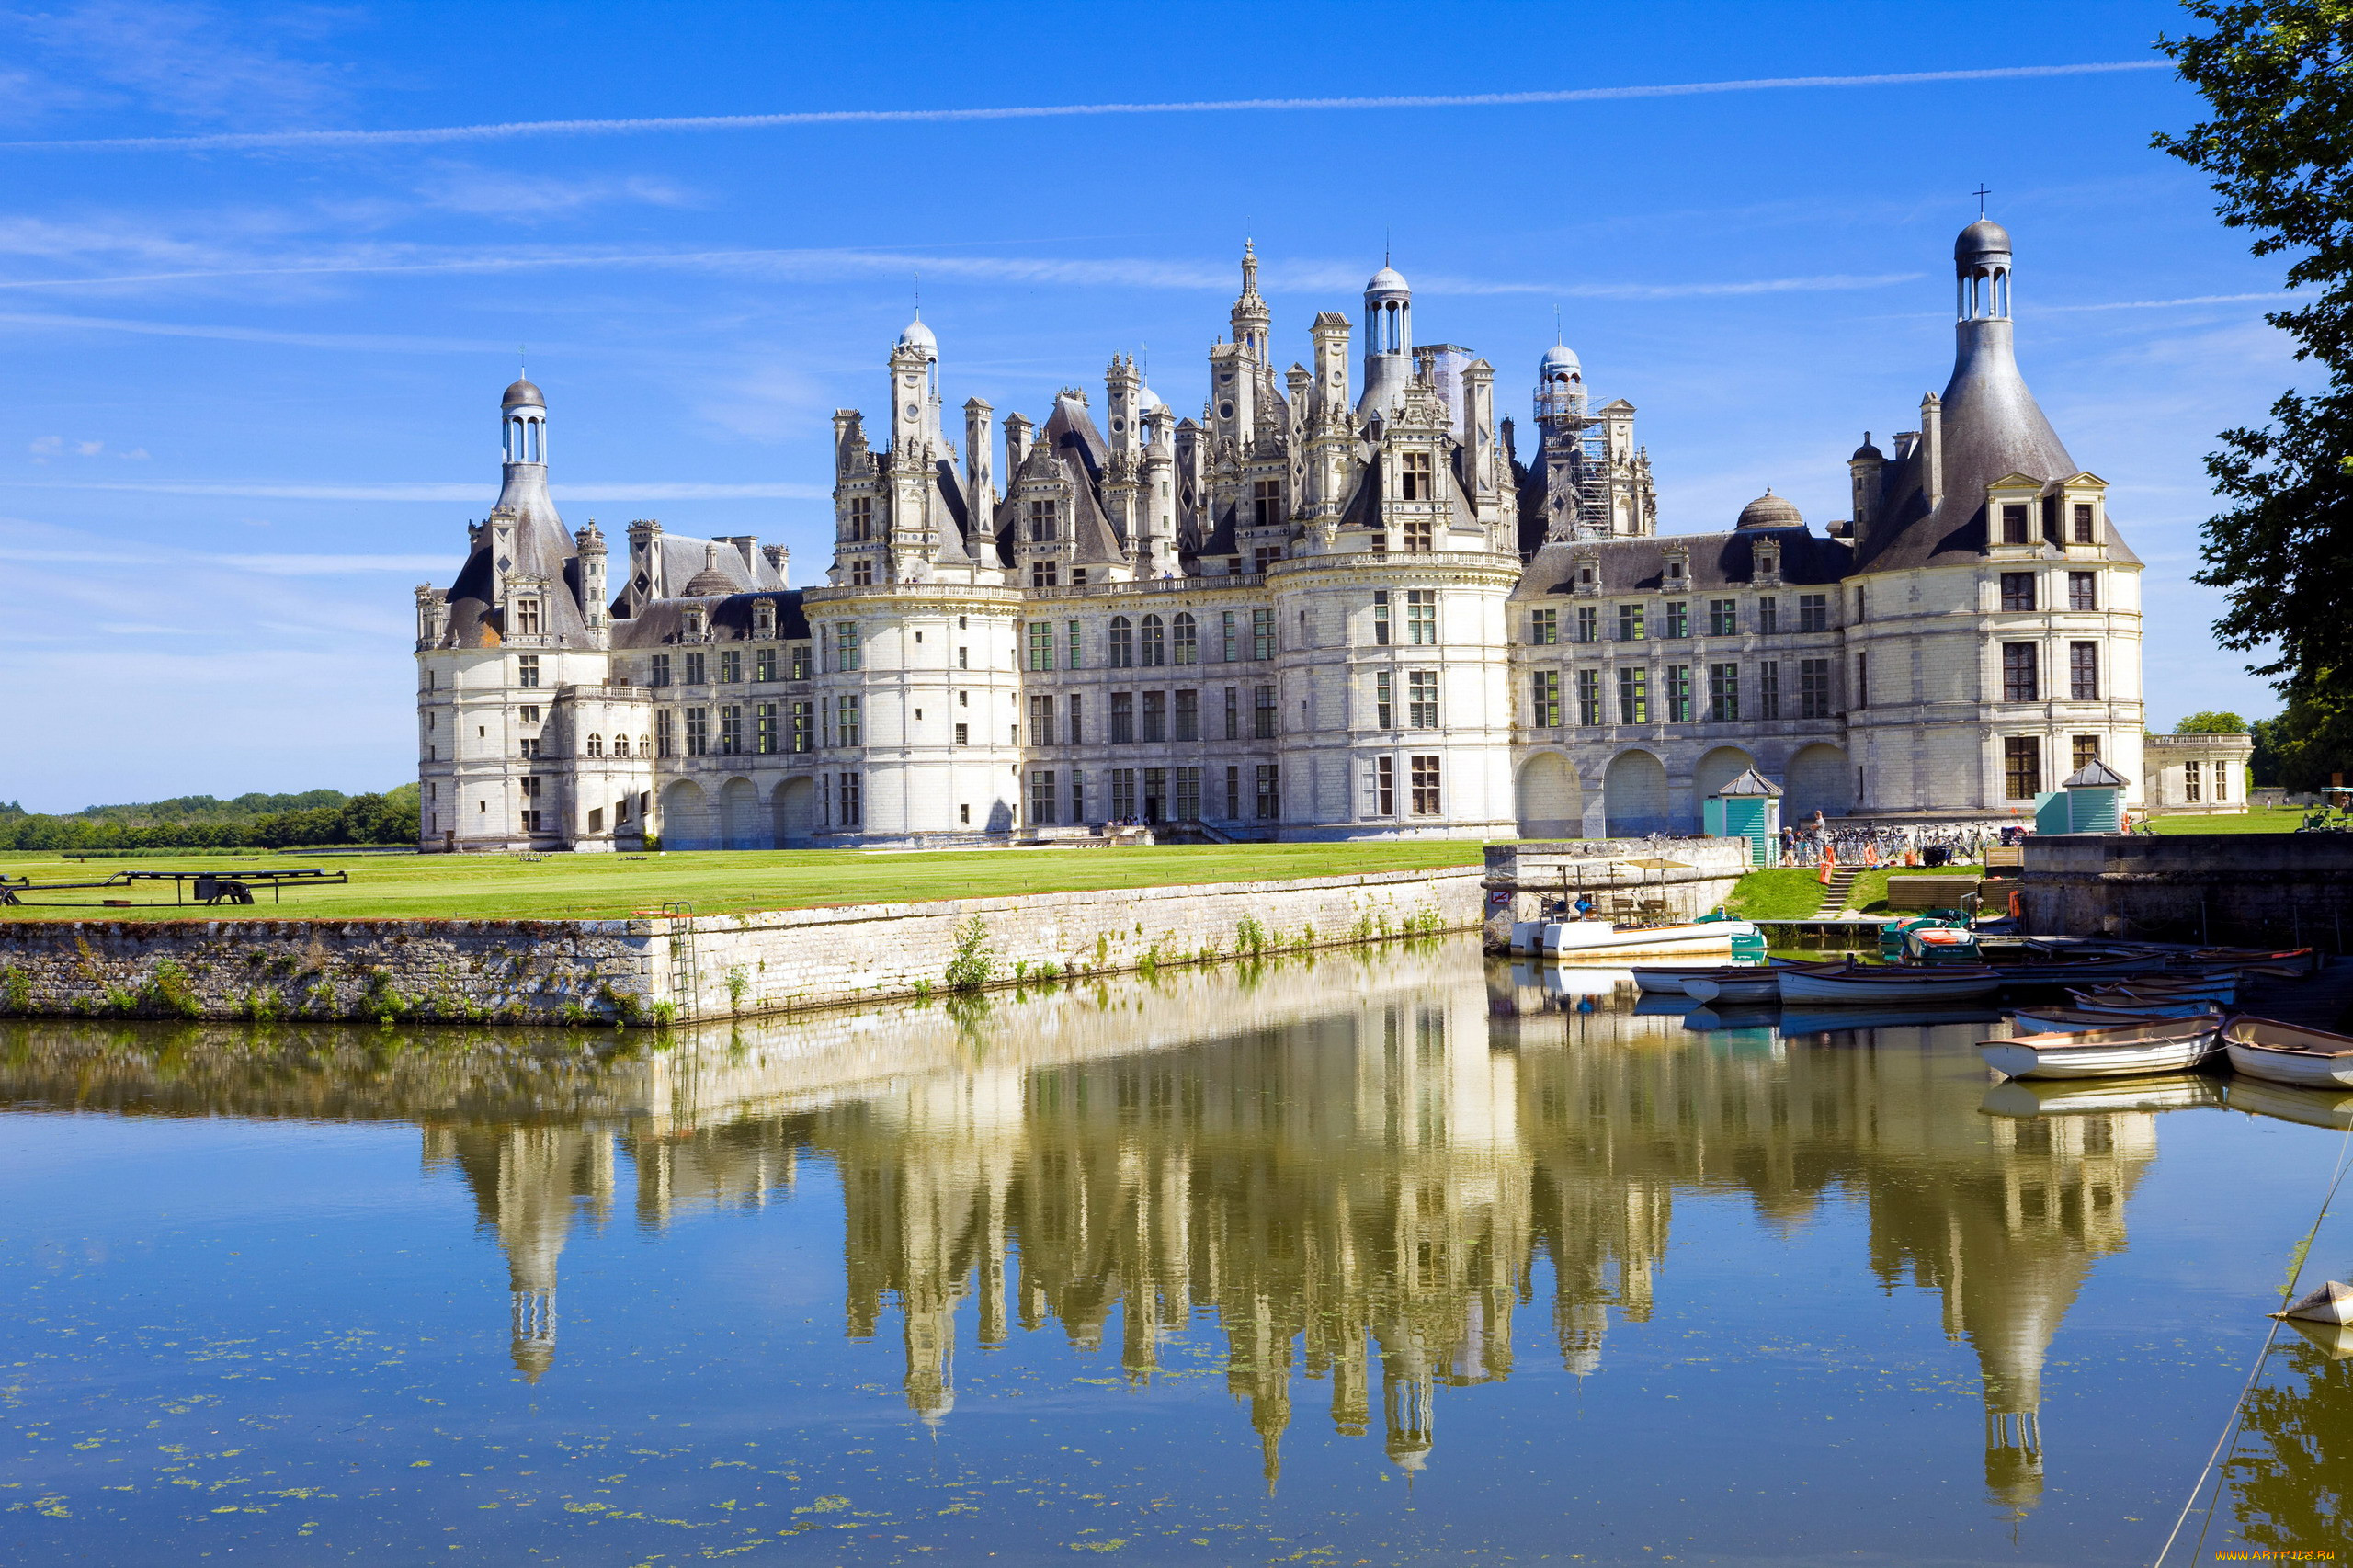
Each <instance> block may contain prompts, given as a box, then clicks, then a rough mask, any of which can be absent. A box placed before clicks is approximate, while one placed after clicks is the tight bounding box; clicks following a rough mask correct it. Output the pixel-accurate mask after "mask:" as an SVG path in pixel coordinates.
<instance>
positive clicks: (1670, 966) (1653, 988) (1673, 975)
mask: <svg viewBox="0 0 2353 1568" xmlns="http://www.w3.org/2000/svg"><path fill="white" fill-rule="evenodd" d="M1724 967H1725V966H1724V965H1722V964H1720V963H1643V964H1636V965H1634V966H1633V975H1634V984H1635V985H1636V986H1637V987H1639V988H1640V989H1641V991H1642V993H1643V995H1645V996H1688V995H1689V994H1690V993H1689V992H1688V991H1686V990H1684V989H1683V983H1684V982H1685V981H1687V980H1689V979H1692V978H1693V977H1695V976H1697V975H1702V974H1713V973H1715V972H1716V971H1718V970H1720V969H1722V968H1724Z"/></svg>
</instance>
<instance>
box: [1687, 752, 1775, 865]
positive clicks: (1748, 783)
mask: <svg viewBox="0 0 2353 1568" xmlns="http://www.w3.org/2000/svg"><path fill="white" fill-rule="evenodd" d="M1701 818H1702V821H1703V822H1704V823H1705V824H1706V826H1707V830H1708V833H1709V835H1710V836H1711V837H1715V838H1745V839H1746V840H1748V863H1749V864H1750V865H1752V866H1778V865H1779V864H1780V863H1781V787H1780V786H1779V784H1776V783H1774V782H1773V781H1772V780H1771V779H1770V778H1766V777H1765V776H1764V775H1763V774H1761V773H1759V772H1757V771H1756V769H1755V768H1753V767H1752V768H1750V769H1749V770H1748V771H1747V772H1745V773H1744V774H1742V775H1741V776H1740V777H1739V778H1735V779H1733V781H1732V782H1731V783H1729V784H1727V785H1725V786H1724V787H1723V788H1722V789H1721V790H1717V791H1716V792H1715V793H1714V794H1712V795H1711V796H1709V797H1708V799H1707V802H1706V804H1705V805H1704V806H1703V807H1702V808H1701Z"/></svg>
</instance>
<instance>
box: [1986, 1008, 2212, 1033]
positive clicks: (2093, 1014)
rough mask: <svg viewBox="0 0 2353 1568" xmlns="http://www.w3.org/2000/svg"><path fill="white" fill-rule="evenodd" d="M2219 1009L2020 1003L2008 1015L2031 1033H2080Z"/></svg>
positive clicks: (2184, 1016)
mask: <svg viewBox="0 0 2353 1568" xmlns="http://www.w3.org/2000/svg"><path fill="white" fill-rule="evenodd" d="M2221 1012H2222V1009H2221V1008H2219V1007H2212V1006H2207V1005H2206V1004H2205V1003H2203V1002H2184V1003H2182V1004H2180V1005H2179V1006H2177V1007H2174V1008H2172V1009H2171V1010H2169V1011H2160V1012H2144V1011H2142V1010H2139V1009H2126V1008H2123V1007H2094V1006H2080V1007H2020V1008H2018V1010H2017V1011H2016V1012H2015V1013H2013V1014H2012V1015H2011V1016H2012V1017H2015V1018H2016V1019H2017V1020H2018V1027H2019V1028H2023V1029H2026V1030H2028V1031H2029V1032H2031V1033H2035V1034H2080V1033H2082V1032H2083V1031H2084V1030H2086V1029H2120V1028H2128V1027H2130V1026H2131V1025H2133V1024H2145V1023H2147V1022H2148V1021H2149V1020H2150V1019H2152V1018H2194V1017H2198V1016H2199V1015H2200V1014H2201V1013H2211V1014H2215V1015H2217V1016H2219V1015H2220V1014H2221Z"/></svg>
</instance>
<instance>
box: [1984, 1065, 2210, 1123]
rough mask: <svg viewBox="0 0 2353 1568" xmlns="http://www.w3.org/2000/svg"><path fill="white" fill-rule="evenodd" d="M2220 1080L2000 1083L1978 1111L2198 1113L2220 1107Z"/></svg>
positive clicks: (2199, 1076)
mask: <svg viewBox="0 0 2353 1568" xmlns="http://www.w3.org/2000/svg"><path fill="white" fill-rule="evenodd" d="M2224 1083H2225V1080H2224V1079H2222V1078H2220V1077H2218V1076H2215V1075H2213V1074H2206V1073H2176V1074H2171V1075H2170V1076H2167V1077H2162V1078H2103V1079H2098V1080H2096V1081H2092V1082H2085V1081H2082V1080H2077V1081H2075V1082H2073V1083H2070V1082H2067V1081H2066V1080H2063V1079H2052V1080H2051V1081H2049V1082H2043V1081H2040V1080H2029V1081H2026V1082H2020V1081H2019V1080H2018V1079H2016V1078H2005V1079H2003V1080H2002V1081H2001V1082H2000V1083H1998V1084H1995V1085H1994V1086H1993V1087H1991V1088H1989V1089H1987V1090H1986V1091H1985V1098H1984V1101H1982V1102H1981V1103H1980V1104H1979V1105H1978V1109H1979V1110H1981V1111H1984V1113H1985V1114H1986V1115H1988V1116H2011V1117H2037V1116H2108V1115H2112V1114H2114V1113H2115V1112H2117V1111H2124V1110H2143V1111H2156V1110H2200V1109H2212V1108H2219V1107H2220V1106H2221V1105H2222V1090H2223V1085H2224Z"/></svg>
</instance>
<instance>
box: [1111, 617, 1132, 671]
mask: <svg viewBox="0 0 2353 1568" xmlns="http://www.w3.org/2000/svg"><path fill="white" fill-rule="evenodd" d="M1135 662H1136V633H1135V628H1134V626H1132V625H1131V624H1130V622H1129V620H1128V618H1127V617H1126V616H1124V615H1115V616H1113V617H1112V618H1111V667H1112V668H1113V669H1115V670H1124V669H1127V668H1129V667H1131V665H1134V664H1135Z"/></svg>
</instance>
